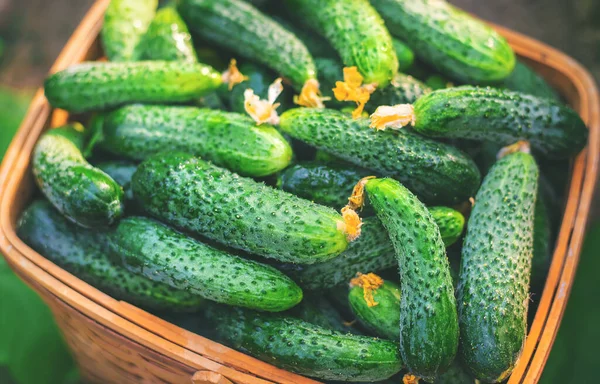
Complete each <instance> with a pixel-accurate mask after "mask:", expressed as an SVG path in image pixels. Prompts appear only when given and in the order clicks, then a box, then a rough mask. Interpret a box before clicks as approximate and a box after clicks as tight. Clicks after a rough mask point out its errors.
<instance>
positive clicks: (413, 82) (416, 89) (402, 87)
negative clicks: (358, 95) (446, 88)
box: [366, 73, 431, 113]
mask: <svg viewBox="0 0 600 384" xmlns="http://www.w3.org/2000/svg"><path fill="white" fill-rule="evenodd" d="M429 92H431V88H429V87H428V86H427V85H425V84H423V83H422V82H421V81H419V80H417V79H415V78H414V77H412V76H409V75H405V74H403V73H398V74H396V76H394V79H393V80H392V82H391V83H390V85H388V86H387V87H385V88H381V89H377V90H376V91H375V92H373V94H372V95H371V99H370V100H369V102H368V103H367V105H366V109H367V111H369V112H371V113H373V112H375V109H376V108H377V107H378V106H380V105H396V104H412V103H414V102H416V101H417V100H418V99H419V98H420V97H421V96H423V95H426V94H428V93H429Z"/></svg>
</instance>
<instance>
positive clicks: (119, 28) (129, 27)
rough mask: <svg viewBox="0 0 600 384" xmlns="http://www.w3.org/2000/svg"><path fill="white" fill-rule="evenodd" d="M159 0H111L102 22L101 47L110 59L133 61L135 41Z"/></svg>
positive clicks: (138, 40)
mask: <svg viewBox="0 0 600 384" xmlns="http://www.w3.org/2000/svg"><path fill="white" fill-rule="evenodd" d="M157 6H158V0H111V1H110V3H109V5H108V7H107V8H106V13H105V14H104V24H103V25H102V32H101V37H102V47H103V48H104V54H106V56H107V57H108V59H109V60H110V61H135V60H137V59H138V56H139V51H138V50H137V47H138V44H139V42H140V40H141V39H142V36H143V35H144V33H146V30H147V29H148V26H149V25H150V22H151V21H152V18H153V17H154V14H155V12H156V7H157Z"/></svg>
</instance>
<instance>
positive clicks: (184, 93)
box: [44, 61, 221, 112]
mask: <svg viewBox="0 0 600 384" xmlns="http://www.w3.org/2000/svg"><path fill="white" fill-rule="evenodd" d="M220 84H221V74H220V73H218V72H216V71H215V70H214V69H212V68H211V67H209V66H207V65H204V64H197V63H188V62H183V61H177V62H175V61H139V62H134V63H104V62H86V63H80V64H74V65H71V66H70V67H69V68H67V69H65V70H62V71H60V72H57V73H55V74H53V75H51V76H50V77H48V78H47V79H46V81H45V83H44V92H45V94H46V98H47V99H48V101H49V102H50V104H51V105H52V106H53V107H55V108H62V109H66V110H68V111H70V112H85V111H89V110H98V109H106V108H110V107H116V106H119V105H122V104H131V103H136V102H140V103H179V102H185V101H191V100H193V99H197V98H199V97H200V96H202V95H204V94H206V93H209V92H210V91H212V90H214V89H216V88H217V87H218V86H219V85H220Z"/></svg>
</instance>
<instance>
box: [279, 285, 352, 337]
mask: <svg viewBox="0 0 600 384" xmlns="http://www.w3.org/2000/svg"><path fill="white" fill-rule="evenodd" d="M290 314H292V315H294V316H295V317H298V318H299V319H300V320H304V321H306V322H307V323H311V324H314V325H316V326H319V327H322V328H326V329H331V330H333V331H338V332H351V333H354V334H360V333H357V331H356V330H355V329H352V328H351V327H350V326H346V325H344V319H342V316H341V315H340V314H339V312H338V311H337V310H336V309H335V308H334V307H333V305H332V304H331V303H330V302H329V300H327V298H326V297H324V296H322V295H321V294H320V293H319V294H312V295H305V296H304V298H303V299H302V302H301V303H300V304H298V305H296V306H295V307H294V308H293V309H292V310H291V311H290Z"/></svg>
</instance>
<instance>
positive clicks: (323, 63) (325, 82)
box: [315, 57, 348, 109]
mask: <svg viewBox="0 0 600 384" xmlns="http://www.w3.org/2000/svg"><path fill="white" fill-rule="evenodd" d="M315 65H316V67H317V73H318V75H319V83H320V84H321V93H322V94H323V97H328V98H329V100H328V101H326V104H327V106H328V108H335V109H340V108H343V107H345V106H347V105H348V103H347V102H343V101H338V100H337V99H336V98H335V96H334V95H333V88H335V83H336V81H342V80H343V78H344V73H343V70H344V69H343V67H342V63H341V62H340V61H339V59H337V58H331V57H315Z"/></svg>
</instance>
